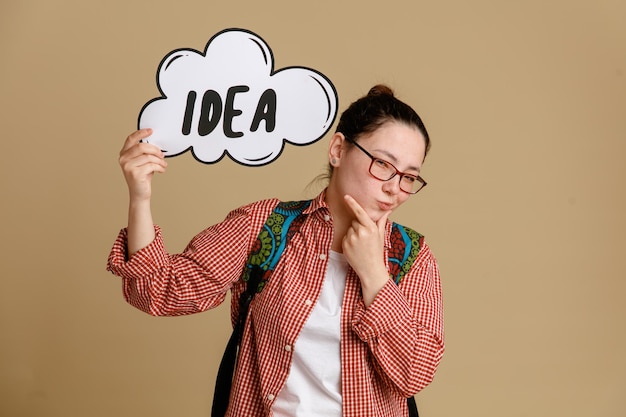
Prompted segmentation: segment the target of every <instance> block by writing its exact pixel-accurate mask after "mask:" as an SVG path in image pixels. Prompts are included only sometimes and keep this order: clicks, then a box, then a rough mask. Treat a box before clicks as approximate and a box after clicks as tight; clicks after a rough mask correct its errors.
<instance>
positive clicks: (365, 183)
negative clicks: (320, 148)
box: [329, 122, 426, 221]
mask: <svg viewBox="0 0 626 417" xmlns="http://www.w3.org/2000/svg"><path fill="white" fill-rule="evenodd" d="M335 140H337V143H335ZM357 142H358V143H359V145H361V147H363V148H364V149H365V150H367V151H368V152H369V153H370V154H371V155H372V156H374V157H376V158H379V159H383V160H385V161H387V162H389V163H391V164H392V165H394V166H395V167H396V169H398V170H399V171H401V172H403V173H405V174H412V175H419V173H420V170H421V167H422V163H423V161H424V156H425V152H426V141H425V140H424V136H423V135H422V134H421V133H420V131H419V130H418V129H417V128H415V127H412V126H409V125H406V124H404V123H399V122H387V123H385V124H383V125H382V126H381V127H380V128H378V129H377V130H376V131H374V132H373V133H370V134H365V135H361V136H360V137H359V138H358V139H357ZM337 145H340V147H339V148H337V149H336V150H337V152H338V154H337V155H335V156H334V157H333V155H332V152H333V146H337ZM340 148H341V150H339V149H340ZM329 151H330V153H331V155H330V157H331V159H333V158H334V159H335V160H336V163H335V167H334V170H333V178H332V180H331V185H332V186H334V187H336V189H335V191H337V192H338V193H339V195H340V196H343V195H345V194H349V195H351V196H352V197H353V198H354V199H355V200H356V201H357V202H358V203H359V204H360V205H361V207H363V209H365V211H366V212H367V213H368V214H369V216H370V218H371V219H372V220H374V221H377V220H378V219H379V218H380V217H381V216H382V215H383V214H384V213H385V212H387V211H389V210H395V209H396V208H397V207H399V206H400V205H401V204H402V203H404V202H405V201H406V200H407V199H408V198H409V196H410V194H408V193H405V192H404V191H402V190H400V176H399V175H396V176H395V177H393V178H392V179H391V180H389V181H380V180H378V179H376V178H374V177H373V176H372V175H371V174H370V173H369V167H370V164H371V162H372V159H371V158H370V157H369V156H367V155H366V154H365V153H364V152H363V151H361V150H360V149H359V148H357V147H356V146H354V145H351V144H350V143H348V142H347V141H346V140H345V139H344V140H343V141H341V140H340V138H337V139H336V138H333V142H331V148H330V149H329Z"/></svg>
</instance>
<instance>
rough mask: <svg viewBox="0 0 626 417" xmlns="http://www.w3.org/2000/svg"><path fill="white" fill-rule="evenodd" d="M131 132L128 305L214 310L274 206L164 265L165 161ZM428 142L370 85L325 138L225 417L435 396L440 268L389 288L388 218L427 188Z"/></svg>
mask: <svg viewBox="0 0 626 417" xmlns="http://www.w3.org/2000/svg"><path fill="white" fill-rule="evenodd" d="M150 133H151V131H150V130H149V129H143V130H139V131H137V132H135V133H133V134H131V135H130V136H129V137H128V138H127V139H126V142H125V143H124V146H123V148H122V151H121V152H120V165H121V167H122V170H123V172H124V175H125V178H126V182H127V184H128V189H129V193H130V207H129V218H128V227H127V228H126V229H123V230H122V231H121V232H120V234H119V236H118V239H117V240H116V242H115V244H114V246H113V249H112V251H111V254H110V256H109V263H108V269H109V270H110V271H112V272H113V273H114V274H116V275H119V276H120V277H122V278H123V288H124V296H125V298H126V299H127V301H128V302H129V303H131V304H132V305H134V306H135V307H137V308H139V309H141V310H143V311H145V312H147V313H149V314H153V315H156V316H173V315H182V314H191V313H196V312H201V311H205V310H208V309H210V308H213V307H216V306H217V305H219V304H220V303H221V302H222V301H223V300H224V298H225V296H226V293H227V292H228V291H229V290H230V291H232V295H233V296H232V300H233V303H232V305H231V311H232V314H233V319H234V318H235V317H236V316H237V312H238V308H239V307H238V303H237V299H238V295H239V294H241V293H242V291H243V290H244V288H245V283H243V282H242V280H240V277H241V275H242V271H243V269H244V266H245V264H246V261H247V258H248V255H249V253H250V252H251V250H252V248H253V245H254V243H255V241H256V239H257V235H258V233H259V230H260V229H261V227H262V226H263V224H264V223H265V221H266V219H267V217H268V216H269V215H270V214H271V213H272V210H273V209H274V207H275V206H276V205H277V204H278V203H279V201H278V200H276V199H269V200H263V201H258V202H255V203H251V204H249V205H246V206H244V207H240V208H238V209H235V210H233V211H232V212H231V213H229V214H228V216H227V217H226V218H225V220H224V221H222V222H221V223H218V224H215V225H213V226H210V227H208V228H207V229H205V230H204V231H202V232H200V233H199V234H198V235H197V236H196V237H195V238H194V239H193V240H192V241H191V242H190V243H189V245H188V246H187V248H186V249H185V250H184V252H183V253H181V254H176V255H172V254H168V253H167V252H166V251H165V249H164V245H163V240H162V235H161V231H160V229H159V227H158V226H155V225H154V224H153V220H152V214H151V211H150V197H151V181H152V176H153V175H154V173H155V172H160V173H161V172H165V169H166V166H167V163H166V161H165V159H164V158H163V155H162V154H161V151H160V150H159V149H158V148H156V147H155V146H152V145H150V144H147V143H142V142H140V141H141V139H143V138H146V137H148V136H149V135H150ZM429 145H430V139H429V137H428V133H427V131H426V128H425V127H424V125H423V123H422V121H421V120H420V118H419V116H418V115H417V113H415V111H414V110H413V109H412V108H411V107H410V106H408V105H407V104H405V103H403V102H402V101H400V100H398V99H397V98H396V97H394V95H393V92H392V91H391V90H390V89H389V88H388V87H386V86H380V85H379V86H375V87H373V88H372V89H371V90H370V91H369V93H368V94H367V95H366V96H364V97H362V98H360V99H359V100H357V101H356V102H354V103H352V104H351V105H350V107H349V108H348V109H347V110H346V111H345V112H344V113H343V114H342V116H341V118H340V121H339V124H338V126H337V131H336V132H335V134H334V135H333V136H332V138H331V139H330V145H329V148H328V159H329V166H330V180H329V183H328V186H327V188H326V189H325V190H324V191H322V192H321V193H320V194H319V195H318V196H317V197H316V198H314V199H313V200H311V202H310V205H309V206H308V207H307V208H306V209H305V210H304V213H305V215H306V218H305V220H304V222H303V223H302V225H301V226H300V228H299V230H298V232H297V233H296V234H295V235H294V236H293V237H292V238H291V240H290V242H289V244H288V246H287V248H286V249H285V251H284V253H283V254H282V256H281V258H280V262H279V263H278V264H277V266H276V269H275V270H274V273H273V275H272V277H271V280H270V281H269V282H268V283H267V285H266V286H265V287H264V288H263V290H262V291H261V292H260V293H259V294H257V295H256V296H255V298H254V301H253V302H252V306H251V308H250V312H249V315H248V318H247V321H246V325H245V328H244V331H243V336H242V340H241V344H240V351H239V356H238V360H237V367H236V371H235V376H234V380H233V388H232V391H231V396H230V404H229V408H228V412H227V415H229V416H246V417H248V416H277V417H282V416H294V415H295V416H354V417H363V416H406V415H408V411H407V402H406V398H407V397H410V396H412V395H413V394H415V393H417V392H418V391H420V390H421V389H422V388H424V387H425V386H426V385H428V384H429V383H430V382H431V381H432V378H433V376H434V374H435V370H436V368H437V366H438V364H439V361H440V359H441V357H442V355H443V350H444V345H443V311H442V301H441V285H440V280H439V270H438V267H437V262H436V260H435V258H434V256H433V254H432V253H431V251H430V249H429V248H428V246H427V245H426V244H425V243H423V240H421V241H420V244H421V246H420V250H419V253H418V255H417V258H416V259H415V261H414V262H413V263H412V265H411V267H410V269H409V270H408V272H407V273H406V274H405V275H404V277H403V278H402V280H401V281H400V282H395V281H394V280H392V279H390V274H389V270H388V263H387V260H388V255H389V251H390V249H392V247H393V242H392V241H391V240H392V239H391V229H392V226H391V222H390V221H388V217H389V215H390V214H391V213H392V212H393V211H394V210H395V209H396V208H397V207H399V206H400V205H402V204H403V203H404V202H405V201H407V199H408V198H410V197H411V195H413V194H415V193H417V192H418V191H419V190H420V189H421V188H422V187H423V186H425V185H426V182H425V181H424V180H423V179H422V178H421V177H420V171H421V168H422V164H423V162H424V158H425V157H426V153H427V151H428V149H429Z"/></svg>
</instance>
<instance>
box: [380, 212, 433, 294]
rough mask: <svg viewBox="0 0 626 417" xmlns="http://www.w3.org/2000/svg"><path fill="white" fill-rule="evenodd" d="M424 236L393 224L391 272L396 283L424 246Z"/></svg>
mask: <svg viewBox="0 0 626 417" xmlns="http://www.w3.org/2000/svg"><path fill="white" fill-rule="evenodd" d="M423 241H424V236H422V235H420V234H419V233H417V232H416V231H415V230H413V229H410V228H408V227H405V226H402V225H401V224H398V223H393V224H392V226H391V248H390V249H389V254H388V261H389V274H390V275H391V277H392V278H393V280H394V281H395V283H396V284H400V281H402V278H404V275H406V273H407V272H409V270H410V269H411V266H413V262H415V259H417V255H418V253H419V251H420V248H421V247H422V244H423Z"/></svg>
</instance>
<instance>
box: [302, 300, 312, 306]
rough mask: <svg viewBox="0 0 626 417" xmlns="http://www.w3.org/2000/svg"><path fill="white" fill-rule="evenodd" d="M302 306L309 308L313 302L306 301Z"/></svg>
mask: <svg viewBox="0 0 626 417" xmlns="http://www.w3.org/2000/svg"><path fill="white" fill-rule="evenodd" d="M304 304H306V306H307V307H311V306H312V305H313V301H311V300H306V301H305V302H304Z"/></svg>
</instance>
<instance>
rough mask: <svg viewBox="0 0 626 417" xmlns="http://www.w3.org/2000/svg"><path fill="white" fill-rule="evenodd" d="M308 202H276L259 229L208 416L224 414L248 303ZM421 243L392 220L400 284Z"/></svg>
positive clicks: (394, 274) (412, 409) (391, 261)
mask: <svg viewBox="0 0 626 417" xmlns="http://www.w3.org/2000/svg"><path fill="white" fill-rule="evenodd" d="M310 205H311V200H304V201H287V202H280V203H278V205H276V207H275V208H274V210H273V211H272V213H271V214H270V215H269V217H268V218H267V219H266V221H265V224H264V225H263V227H262V228H261V230H260V231H259V234H258V236H257V239H256V241H255V243H254V245H253V247H252V250H251V251H250V254H249V255H248V261H247V263H246V266H245V268H244V271H243V273H242V276H241V279H242V280H243V281H244V282H246V289H245V290H244V291H243V293H242V294H241V295H240V297H239V315H238V317H237V321H236V322H235V326H234V329H233V333H232V334H231V336H230V339H229V340H228V344H227V345H226V349H225V350H224V355H223V357H222V361H221V362H220V367H219V370H218V372H217V378H216V383H215V391H214V393H213V406H212V408H211V417H223V416H224V415H225V414H226V409H227V408H228V401H229V397H230V390H231V386H232V379H233V374H234V370H235V363H236V361H237V350H238V346H239V342H240V340H241V336H242V334H243V329H244V325H245V321H246V317H247V316H248V308H249V306H250V303H251V302H252V299H253V298H254V296H255V294H257V293H260V292H261V291H263V288H264V287H265V285H266V284H267V282H268V281H269V280H270V278H271V276H272V272H273V271H274V268H275V267H276V264H278V261H279V260H280V256H281V255H282V253H283V251H284V250H285V247H286V246H287V244H288V243H289V239H290V238H291V237H292V236H293V235H294V234H295V233H297V232H298V230H299V229H300V226H301V225H302V223H304V221H305V220H306V217H307V216H306V215H305V214H304V213H303V212H304V210H305V209H306V208H307V207H309V206H310ZM422 243H423V236H422V235H420V234H419V233H417V232H416V231H414V230H412V229H409V228H408V227H405V226H402V225H400V224H397V223H392V229H391V248H390V250H389V253H388V256H387V258H388V266H389V272H390V276H391V278H393V280H394V282H395V283H396V284H400V281H401V280H402V278H403V277H404V275H405V274H406V273H407V272H408V271H409V270H410V269H411V266H412V265H413V262H414V261H415V259H416V258H417V255H418V253H419V250H420V248H421V247H422ZM407 403H408V407H409V417H419V414H418V412H417V405H416V404H415V398H414V397H413V396H411V397H409V398H408V399H407Z"/></svg>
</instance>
